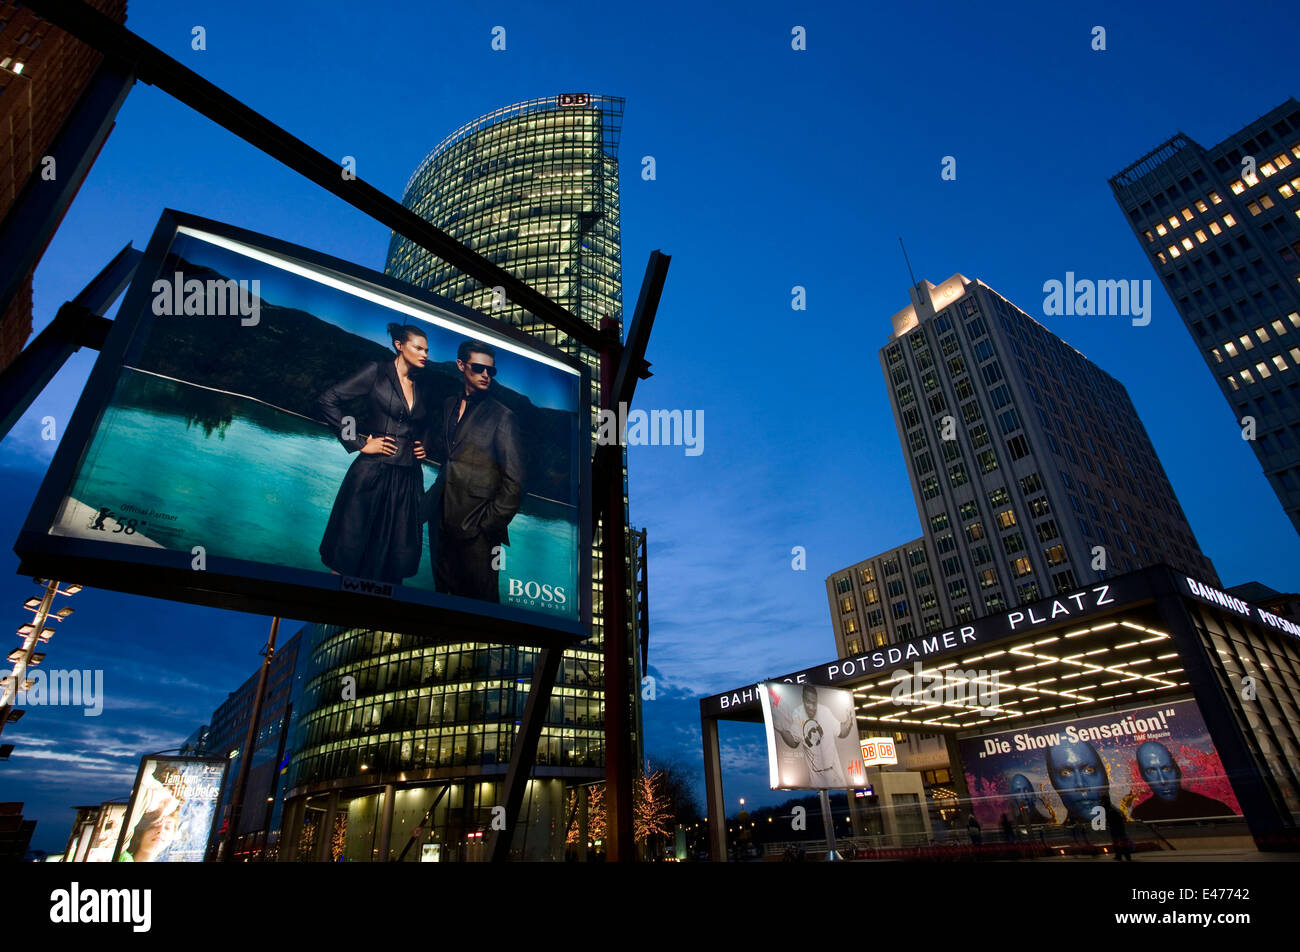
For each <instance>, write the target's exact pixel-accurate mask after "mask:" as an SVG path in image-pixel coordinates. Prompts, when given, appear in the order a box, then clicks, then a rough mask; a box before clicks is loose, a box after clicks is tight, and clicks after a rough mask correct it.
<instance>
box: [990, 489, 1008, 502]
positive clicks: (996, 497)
mask: <svg viewBox="0 0 1300 952" xmlns="http://www.w3.org/2000/svg"><path fill="white" fill-rule="evenodd" d="M1010 501H1011V495H1010V494H1009V493H1008V492H1007V491H1006V488H1005V487H1003V486H999V487H998V488H997V489H992V490H990V491H989V505H990V506H1005V505H1006V504H1007V503H1009V502H1010Z"/></svg>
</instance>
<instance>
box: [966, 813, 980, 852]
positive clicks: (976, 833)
mask: <svg viewBox="0 0 1300 952" xmlns="http://www.w3.org/2000/svg"><path fill="white" fill-rule="evenodd" d="M966 830H967V832H969V833H970V843H971V846H976V847H978V846H979V845H980V843H981V841H982V839H983V834H982V833H981V832H980V821H979V820H977V819H975V811H974V810H972V811H971V814H970V819H969V820H967V821H966Z"/></svg>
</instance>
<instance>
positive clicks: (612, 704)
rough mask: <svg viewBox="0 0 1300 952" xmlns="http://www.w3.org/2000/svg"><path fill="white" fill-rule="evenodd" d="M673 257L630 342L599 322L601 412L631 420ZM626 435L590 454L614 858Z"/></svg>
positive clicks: (662, 258) (627, 842) (627, 771)
mask: <svg viewBox="0 0 1300 952" xmlns="http://www.w3.org/2000/svg"><path fill="white" fill-rule="evenodd" d="M671 260H672V258H671V256H669V255H666V254H663V253H662V252H659V251H652V252H651V253H650V259H649V261H647V263H646V270H645V277H644V278H643V279H642V281H641V291H640V294H639V296H638V298H637V302H636V310H635V311H633V313H632V323H631V325H629V328H628V335H627V342H626V343H625V344H622V345H621V346H620V345H619V341H618V337H619V328H618V321H617V320H615V319H614V318H612V317H606V318H605V319H604V320H603V321H602V322H601V331H602V334H603V338H604V340H605V342H606V343H605V345H604V346H603V347H602V348H601V351H600V405H601V409H602V410H609V411H611V412H612V413H614V415H615V419H625V418H626V413H620V408H621V407H622V406H623V405H626V404H630V403H631V402H632V395H633V393H634V392H635V390H636V382H637V380H644V379H645V378H647V377H649V376H650V364H649V363H647V361H646V359H645V354H646V348H647V346H648V345H649V343H650V330H651V328H652V327H653V326H654V319H655V314H656V312H657V311H658V309H659V299H660V297H661V295H662V294H663V287H664V281H665V280H666V278H667V276H668V264H669V262H670V261H671ZM624 437H625V434H622V433H620V434H619V441H620V442H619V445H614V444H611V445H608V446H601V447H599V448H598V449H597V451H596V455H595V458H594V459H593V460H592V486H593V500H594V505H596V506H598V507H599V510H598V511H599V513H600V521H601V546H600V551H601V561H600V564H601V573H602V581H603V583H604V584H603V587H604V592H605V597H604V628H605V647H604V653H605V659H604V664H605V681H604V688H605V818H606V823H605V832H606V851H605V855H606V858H607V859H608V860H609V861H610V862H619V861H624V860H626V861H628V862H631V861H633V860H635V859H636V848H635V839H634V834H633V795H632V778H633V775H634V770H635V766H636V761H637V758H636V756H635V754H634V753H633V750H632V730H633V720H632V712H631V709H630V706H629V704H628V703H627V692H628V688H629V687H631V688H632V690H634V691H636V690H639V688H640V686H639V685H637V684H629V680H630V678H631V672H632V670H633V668H632V657H631V650H630V648H631V646H630V644H629V639H628V637H627V613H628V608H629V606H628V605H627V603H626V599H625V596H626V594H627V591H628V578H627V567H628V566H627V563H628V561H629V554H628V547H627V535H626V522H625V521H624V513H625V506H626V502H625V500H624V497H623V458H624V457H623V446H622V445H621V444H622V441H623V439H624ZM634 703H635V702H634Z"/></svg>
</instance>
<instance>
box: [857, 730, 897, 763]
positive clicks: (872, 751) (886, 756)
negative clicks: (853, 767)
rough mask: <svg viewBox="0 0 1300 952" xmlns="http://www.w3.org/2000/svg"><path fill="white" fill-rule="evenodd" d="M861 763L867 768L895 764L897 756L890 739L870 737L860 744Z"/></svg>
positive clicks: (892, 741)
mask: <svg viewBox="0 0 1300 952" xmlns="http://www.w3.org/2000/svg"><path fill="white" fill-rule="evenodd" d="M861 744H862V762H863V763H864V764H866V765H867V766H868V767H871V766H874V765H875V764H896V763H898V755H897V754H896V753H895V751H894V739H893V738H892V737H872V738H869V739H868V740H864V741H862V742H861Z"/></svg>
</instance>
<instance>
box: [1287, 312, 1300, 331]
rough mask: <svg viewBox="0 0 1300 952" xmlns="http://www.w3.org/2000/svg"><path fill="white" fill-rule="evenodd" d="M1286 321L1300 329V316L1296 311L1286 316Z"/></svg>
mask: <svg viewBox="0 0 1300 952" xmlns="http://www.w3.org/2000/svg"><path fill="white" fill-rule="evenodd" d="M1286 319H1287V320H1288V321H1290V322H1291V326H1292V327H1300V314H1298V313H1296V312H1295V311H1292V312H1291V313H1290V314H1288V315H1287V316H1286Z"/></svg>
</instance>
